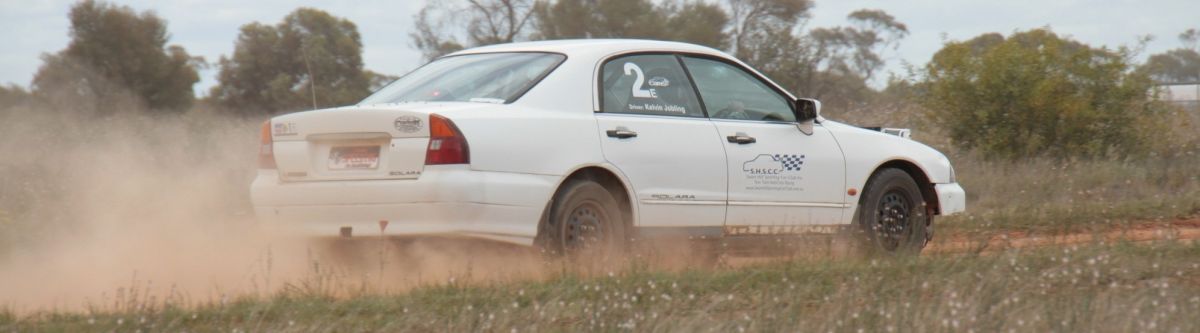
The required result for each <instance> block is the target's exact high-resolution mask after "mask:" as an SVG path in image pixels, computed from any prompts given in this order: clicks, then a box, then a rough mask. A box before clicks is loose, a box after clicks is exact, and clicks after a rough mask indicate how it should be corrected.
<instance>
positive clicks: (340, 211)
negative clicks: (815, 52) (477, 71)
mask: <svg viewBox="0 0 1200 333" xmlns="http://www.w3.org/2000/svg"><path fill="white" fill-rule="evenodd" d="M493 52H549V53H558V54H562V55H565V56H566V59H565V60H564V61H563V62H562V63H561V64H559V65H558V67H557V68H555V69H554V70H553V71H551V72H550V73H549V74H547V75H546V76H545V77H543V78H542V79H541V81H540V82H539V83H537V84H536V85H535V86H533V87H532V88H531V89H530V90H528V91H527V92H525V93H524V94H523V95H521V96H520V98H518V99H516V100H515V101H513V102H512V103H509V104H491V103H468V102H436V103H435V102H429V103H423V102H422V103H400V104H379V105H360V106H352V107H343V108H337V109H330V110H319V111H309V112H300V113H294V114H288V115H282V116H278V117H275V118H274V119H272V120H271V128H272V129H273V130H272V134H273V136H272V138H273V139H274V144H273V146H272V149H273V153H274V158H275V162H276V165H277V166H278V169H275V170H270V169H268V170H260V172H259V174H258V177H257V178H256V179H255V181H254V183H253V184H252V186H251V193H252V200H253V202H254V206H255V211H256V213H257V214H258V216H259V218H260V219H262V220H264V221H268V222H275V223H278V224H281V225H285V226H296V227H297V228H296V229H298V230H304V231H308V232H311V233H313V234H316V235H326V236H334V235H337V234H338V232H339V230H340V229H341V228H342V227H352V228H353V230H354V234H355V235H372V234H379V233H383V234H388V235H414V234H445V233H449V234H458V235H467V236H472V237H482V238H490V239H497V240H502V241H507V242H513V243H519V244H526V245H529V244H532V243H533V239H534V238H535V237H536V236H537V234H538V226H539V221H540V220H541V218H542V216H543V214H544V213H545V210H546V208H547V207H548V206H549V203H550V202H551V200H552V198H553V197H554V195H555V192H556V191H557V189H558V188H559V186H560V185H562V184H563V183H564V182H565V181H566V180H567V179H568V178H567V177H569V176H570V175H571V174H572V173H574V172H576V171H577V170H581V169H584V168H599V169H602V170H605V171H606V172H609V173H611V174H612V175H614V177H615V178H617V179H618V180H619V181H620V182H621V185H622V186H623V187H624V188H625V189H626V190H627V192H628V193H625V194H623V195H625V196H626V197H627V198H629V199H630V200H629V201H630V202H631V207H630V208H629V209H630V210H631V212H630V213H631V216H632V217H633V219H634V220H633V221H632V223H633V225H634V226H637V227H668V228H670V227H679V228H689V227H706V228H723V229H724V230H726V234H730V232H729V230H730V228H742V229H739V230H743V231H745V230H748V229H745V228H747V227H760V226H766V227H778V226H829V225H845V224H848V223H851V220H852V219H853V215H854V212H855V210H856V209H857V203H858V200H859V195H851V194H849V193H848V190H850V189H854V190H857V191H862V190H863V186H865V184H866V181H867V179H868V178H869V177H870V175H871V174H872V173H873V172H875V171H876V169H878V168H879V167H880V166H882V165H884V164H885V163H889V162H892V161H903V162H904V163H910V164H911V165H913V166H915V167H916V168H917V169H919V170H920V171H921V172H923V173H924V175H925V176H926V178H927V179H928V184H923V186H928V187H929V188H931V189H932V190H933V191H934V193H935V194H936V200H937V201H938V202H939V205H938V207H939V211H937V212H936V213H940V214H942V215H948V214H953V213H957V212H961V211H963V210H965V192H964V191H963V189H962V187H961V186H959V185H958V184H957V183H955V182H953V180H952V179H951V178H952V176H951V173H952V171H951V169H950V163H949V160H948V159H947V158H946V157H945V156H944V155H942V154H941V153H939V152H937V151H936V150H934V149H932V148H929V147H927V146H925V145H923V144H920V143H919V142H916V141H913V140H909V139H906V138H901V137H898V136H895V135H888V134H884V133H880V132H877V131H870V130H866V129H861V128H857V127H853V126H849V125H844V124H841V123H837V122H834V121H829V120H826V119H824V118H818V121H817V122H818V124H817V125H815V126H814V130H815V131H816V133H814V135H813V136H807V135H804V134H801V133H800V131H799V130H798V129H797V128H796V126H795V124H792V123H764V122H753V121H751V122H738V121H729V120H719V119H712V120H710V119H708V118H687V119H684V118H678V117H670V116H648V115H629V114H606V113H602V112H599V111H600V97H599V95H598V94H599V87H598V84H597V82H598V79H597V76H598V75H600V73H601V66H602V64H603V63H604V61H606V60H607V59H611V58H613V57H619V56H622V55H626V54H631V53H639V52H660V53H663V52H665V53H679V54H693V55H704V56H709V57H715V58H720V59H724V60H726V61H728V62H731V63H735V64H738V65H741V66H742V67H744V68H745V69H746V70H747V71H749V72H752V73H754V74H756V75H758V76H759V77H762V75H761V74H758V73H757V72H756V71H754V70H753V69H752V68H750V67H749V66H745V65H744V64H743V63H742V62H741V61H739V60H737V59H734V58H732V57H730V56H728V55H726V54H725V53H723V52H721V51H718V50H714V49H711V48H707V47H702V46H696V45H691V44H684V43H675V42H660V41H642V40H569V41H549V42H531V43H516V44H505V45H495V46H487V47H480V48H475V49H470V50H464V51H460V52H457V53H454V54H452V55H450V56H458V55H466V54H477V53H493ZM766 83H768V84H770V85H772V86H774V87H775V88H778V85H775V84H774V83H773V82H770V81H769V79H768V80H767V81H766ZM779 90H780V91H783V92H784V94H786V95H787V96H786V97H787V98H789V99H794V96H792V95H790V94H787V93H786V90H783V89H779ZM431 114H437V115H439V116H441V117H444V118H446V119H449V120H451V121H452V122H453V123H454V125H455V126H457V128H458V129H459V130H461V132H462V134H463V136H464V137H465V138H466V141H467V142H468V143H469V147H470V164H465V165H464V164H459V165H431V166H427V165H425V164H424V162H425V149H426V147H427V145H428V144H429V141H430V139H429V129H428V126H422V127H420V128H417V129H415V130H412V129H409V130H407V131H402V130H400V124H399V122H400V121H401V118H404V119H405V120H406V121H411V122H412V123H414V124H420V123H421V122H422V121H423V122H426V123H427V122H428V121H429V119H430V115H431ZM414 119H416V120H414ZM418 126H419V125H418ZM619 126H621V127H626V128H628V129H630V130H633V131H635V132H637V133H638V136H637V137H635V138H628V139H618V138H613V137H609V136H607V135H606V132H605V131H607V130H610V129H615V128H617V127H619ZM738 132H747V134H754V135H755V136H756V137H757V138H758V139H759V140H761V141H760V142H758V143H754V144H748V145H737V144H734V143H730V142H727V141H726V137H727V136H730V135H734V134H736V133H738ZM750 132H753V133H750ZM758 133H762V134H758ZM346 145H351V146H354V145H360V146H378V147H380V155H379V159H380V160H379V162H378V167H377V168H375V169H371V170H335V169H331V167H334V166H335V165H333V164H331V162H329V158H328V157H329V156H330V154H333V150H334V149H335V148H336V147H341V146H346ZM810 145H811V146H810ZM764 154H766V155H774V154H781V155H795V154H801V155H804V165H803V167H802V169H803V170H804V172H806V173H805V174H804V175H803V176H802V177H799V178H796V179H793V181H794V182H795V183H794V184H793V185H794V186H791V187H789V188H792V187H794V188H803V189H804V190H803V191H780V190H771V191H747V190H746V188H747V186H750V185H749V184H750V183H752V182H753V181H754V179H749V178H747V174H746V170H745V169H744V167H745V163H747V162H749V161H752V160H754V158H755V157H757V156H758V155H764ZM893 163H894V162H893ZM760 181H761V180H760ZM738 189H740V190H738ZM927 199H934V198H927ZM379 221H388V223H387V227H386V228H382V230H380V229H381V228H380V225H381V224H380V222H379ZM772 230H778V229H772Z"/></svg>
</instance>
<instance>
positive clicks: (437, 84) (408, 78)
mask: <svg viewBox="0 0 1200 333" xmlns="http://www.w3.org/2000/svg"><path fill="white" fill-rule="evenodd" d="M563 59H566V57H565V56H563V55H561V54H552V53H528V52H527V53H482V54H467V55H460V56H452V57H445V58H441V59H438V60H435V61H434V62H431V63H429V64H427V65H425V66H421V68H417V69H416V70H414V71H412V72H411V73H408V74H407V75H405V76H404V77H401V78H400V79H398V80H396V81H395V82H392V83H391V84H388V85H387V86H386V87H383V89H380V90H379V91H377V92H375V93H374V94H371V96H368V97H367V98H366V99H364V100H363V101H362V102H359V105H370V104H384V103H406V102H481V103H511V102H513V101H514V100H516V99H517V98H518V97H521V94H524V93H525V91H527V90H529V88H531V87H533V85H535V84H537V81H538V80H540V79H541V78H542V77H544V76H545V75H546V74H547V73H549V72H550V71H551V70H553V69H554V68H555V67H556V66H558V64H559V63H560V62H562V61H563Z"/></svg>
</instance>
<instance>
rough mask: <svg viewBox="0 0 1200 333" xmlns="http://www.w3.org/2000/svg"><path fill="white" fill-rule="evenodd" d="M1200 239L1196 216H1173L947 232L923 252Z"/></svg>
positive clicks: (1199, 224) (1198, 219)
mask: <svg viewBox="0 0 1200 333" xmlns="http://www.w3.org/2000/svg"><path fill="white" fill-rule="evenodd" d="M1198 239H1200V218H1190V219H1177V220H1172V221H1169V222H1138V223H1134V224H1132V225H1130V226H1128V227H1121V228H1118V229H1112V230H1108V231H1102V232H1074V233H1060V234H1031V233H1029V232H1019V231H1014V232H997V233H993V234H985V235H965V234H951V235H946V236H941V237H940V238H938V237H935V240H934V241H933V242H932V243H930V244H929V246H928V247H926V248H925V251H924V252H925V253H926V254H940V253H963V252H989V251H1003V250H1009V249H1023V248H1037V247H1047V246H1065V245H1073V244H1087V243H1095V242H1121V241H1125V242H1134V243H1144V242H1155V241H1171V240H1174V241H1185V242H1191V241H1195V240H1198Z"/></svg>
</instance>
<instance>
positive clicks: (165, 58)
mask: <svg viewBox="0 0 1200 333" xmlns="http://www.w3.org/2000/svg"><path fill="white" fill-rule="evenodd" d="M69 16H70V21H71V30H70V36H71V41H70V43H69V44H68V45H67V48H66V49H65V50H62V51H60V52H58V53H57V54H48V55H43V56H42V59H43V64H42V67H41V68H39V69H38V72H37V74H35V75H34V80H33V85H32V89H33V91H34V93H35V94H36V95H39V96H42V97H43V98H49V99H50V100H51V101H52V102H54V103H55V104H58V105H59V106H63V107H66V106H71V107H73V108H77V109H78V108H83V109H86V110H85V111H87V112H92V113H97V114H106V113H112V112H116V111H117V109H118V108H122V107H129V106H133V105H137V106H144V107H147V108H149V109H151V110H164V111H176V112H179V111H183V110H186V109H187V108H188V107H189V106H191V104H192V102H193V100H194V99H195V95H194V94H193V92H192V85H194V84H195V83H196V82H197V81H199V80H200V76H199V74H198V73H197V68H199V67H202V66H204V61H203V59H201V58H198V57H192V56H190V55H188V53H187V51H186V50H184V49H183V48H182V47H179V46H174V45H172V46H167V45H166V43H167V40H168V39H169V35H168V33H167V23H166V21H163V20H162V19H161V18H159V17H158V16H157V15H155V14H154V13H153V12H142V13H141V14H138V13H136V12H134V11H133V9H131V8H129V7H125V6H114V5H111V4H107V3H104V2H97V1H94V0H85V1H81V2H79V3H76V4H75V5H73V6H72V7H71V12H70V14H69ZM50 97H53V98H50Z"/></svg>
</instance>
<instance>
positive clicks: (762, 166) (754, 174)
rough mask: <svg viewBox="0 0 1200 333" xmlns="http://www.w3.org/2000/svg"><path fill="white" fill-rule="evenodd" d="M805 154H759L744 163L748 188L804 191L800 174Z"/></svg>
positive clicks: (743, 170)
mask: <svg viewBox="0 0 1200 333" xmlns="http://www.w3.org/2000/svg"><path fill="white" fill-rule="evenodd" d="M804 158H805V156H804V155H796V154H759V155H758V156H755V157H754V159H752V160H749V161H746V162H745V163H742V172H743V173H744V174H745V177H746V179H745V182H743V184H745V186H746V189H747V190H762V191H803V190H804V188H803V187H800V181H801V180H803V179H804V177H803V176H801V175H800V173H801V171H802V168H803V166H804Z"/></svg>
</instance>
